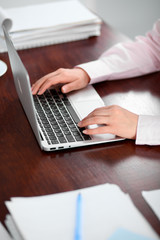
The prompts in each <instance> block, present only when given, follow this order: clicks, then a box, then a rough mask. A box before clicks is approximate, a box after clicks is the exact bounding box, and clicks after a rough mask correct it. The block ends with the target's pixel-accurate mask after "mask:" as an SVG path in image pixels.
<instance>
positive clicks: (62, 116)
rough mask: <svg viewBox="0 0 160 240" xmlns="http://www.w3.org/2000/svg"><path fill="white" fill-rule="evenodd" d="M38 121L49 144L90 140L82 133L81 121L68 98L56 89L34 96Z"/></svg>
mask: <svg viewBox="0 0 160 240" xmlns="http://www.w3.org/2000/svg"><path fill="white" fill-rule="evenodd" d="M33 99H34V104H35V109H36V114H37V120H38V123H39V125H40V128H41V130H42V132H43V134H44V136H45V138H46V140H47V142H48V144H59V143H67V142H76V141H85V140H90V139H91V138H90V136H88V135H85V134H83V133H82V131H83V130H84V128H79V127H78V126H77V123H78V122H79V121H80V119H79V117H78V116H77V114H76V112H75V111H74V109H73V107H72V106H71V104H70V102H69V100H68V98H67V96H66V95H65V94H63V93H62V92H60V91H57V90H55V89H50V90H47V91H46V92H45V93H44V94H42V95H34V96H33Z"/></svg>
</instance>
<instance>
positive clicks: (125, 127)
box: [78, 105, 138, 139]
mask: <svg viewBox="0 0 160 240" xmlns="http://www.w3.org/2000/svg"><path fill="white" fill-rule="evenodd" d="M137 123H138V115H137V114H134V113H132V112H129V111H128V110H126V109H124V108H121V107H119V106H116V105H113V106H109V107H102V108H97V109H96V110H94V111H93V112H91V113H90V114H89V115H88V116H87V117H85V118H84V119H83V120H82V121H81V122H80V123H79V124H78V126H79V127H87V126H89V125H94V124H100V126H98V127H97V128H94V129H85V130H84V131H83V132H84V133H85V134H89V135H93V134H102V133H111V134H114V135H117V136H120V137H123V138H129V139H135V138H136V131H137Z"/></svg>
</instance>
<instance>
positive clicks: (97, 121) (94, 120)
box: [78, 116, 109, 127]
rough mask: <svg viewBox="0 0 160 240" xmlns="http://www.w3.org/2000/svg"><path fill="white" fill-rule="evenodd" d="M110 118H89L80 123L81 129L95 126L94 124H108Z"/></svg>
mask: <svg viewBox="0 0 160 240" xmlns="http://www.w3.org/2000/svg"><path fill="white" fill-rule="evenodd" d="M108 123H109V121H108V117H106V116H100V117H99V116H93V117H87V118H85V119H83V120H82V121H81V122H79V123H78V126H79V127H86V126H89V125H94V124H108Z"/></svg>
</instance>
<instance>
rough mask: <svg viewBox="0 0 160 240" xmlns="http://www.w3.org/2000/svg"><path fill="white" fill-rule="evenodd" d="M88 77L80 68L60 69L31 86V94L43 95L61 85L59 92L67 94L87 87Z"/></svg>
mask: <svg viewBox="0 0 160 240" xmlns="http://www.w3.org/2000/svg"><path fill="white" fill-rule="evenodd" d="M89 81H90V77H89V76H88V74H87V73H86V72H85V71H84V70H83V69H81V68H73V69H64V68H60V69H58V70H57V71H55V72H52V73H49V74H47V75H46V76H44V77H42V78H40V79H39V80H38V81H37V82H36V83H35V84H33V85H32V94H39V95H41V94H43V93H44V92H45V91H46V89H48V88H49V87H51V86H55V85H57V84H62V85H63V86H62V88H61V91H62V92H63V93H68V92H71V91H73V90H78V89H81V88H84V87H86V86H87V85H88V83H89Z"/></svg>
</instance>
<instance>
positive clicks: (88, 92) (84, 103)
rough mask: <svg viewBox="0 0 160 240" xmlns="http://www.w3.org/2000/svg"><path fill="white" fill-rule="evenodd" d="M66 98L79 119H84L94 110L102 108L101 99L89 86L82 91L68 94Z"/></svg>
mask: <svg viewBox="0 0 160 240" xmlns="http://www.w3.org/2000/svg"><path fill="white" fill-rule="evenodd" d="M67 96H68V99H69V100H70V102H71V104H72V105H73V107H74V109H75V111H76V112H77V114H78V116H79V118H80V119H83V118H84V117H86V116H87V115H88V114H89V113H90V112H92V111H93V110H94V109H96V108H98V107H103V106H104V102H103V101H102V99H101V97H100V96H99V95H98V93H97V92H96V90H95V89H94V88H93V86H91V85H89V86H87V88H84V89H82V90H79V91H75V92H73V93H69V94H68V95H67Z"/></svg>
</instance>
